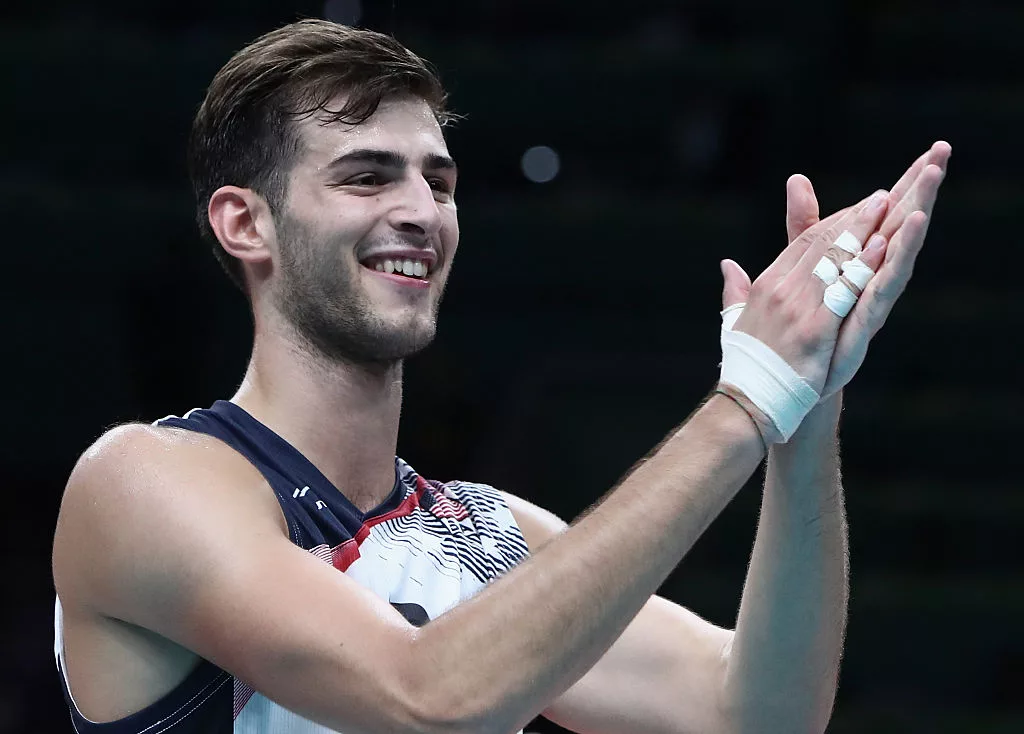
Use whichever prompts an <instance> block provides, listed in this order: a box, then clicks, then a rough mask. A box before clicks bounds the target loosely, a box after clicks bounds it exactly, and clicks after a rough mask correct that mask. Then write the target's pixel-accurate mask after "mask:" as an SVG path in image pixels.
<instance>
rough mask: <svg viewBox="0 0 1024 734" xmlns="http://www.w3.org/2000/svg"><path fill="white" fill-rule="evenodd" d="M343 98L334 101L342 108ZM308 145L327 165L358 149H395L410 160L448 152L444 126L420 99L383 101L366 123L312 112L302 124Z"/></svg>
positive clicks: (313, 155)
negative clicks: (442, 127) (328, 117)
mask: <svg viewBox="0 0 1024 734" xmlns="http://www.w3.org/2000/svg"><path fill="white" fill-rule="evenodd" d="M343 103H344V98H343V97H341V98H337V99H335V100H332V102H331V104H330V105H329V108H330V109H339V108H340V106H341V105H342V104H343ZM299 128H300V131H301V135H302V138H303V140H304V142H305V148H306V150H307V152H308V153H309V154H310V157H311V158H312V159H313V160H314V161H315V162H316V164H317V165H326V164H328V163H330V162H331V161H332V160H335V159H337V158H339V157H341V156H344V155H345V154H346V153H348V152H350V151H353V150H359V149H375V150H392V151H395V152H396V153H400V154H401V155H402V156H403V157H405V158H407V159H408V160H410V161H413V162H414V163H415V162H418V161H420V160H422V159H424V158H425V157H427V156H430V155H435V156H436V155H443V156H447V155H448V146H447V144H446V143H445V140H444V134H443V133H442V132H441V126H440V125H439V124H438V122H437V118H436V117H434V113H433V111H432V110H431V109H430V106H429V105H428V104H427V103H426V102H424V101H423V100H420V99H411V98H410V99H406V98H402V99H392V100H384V101H382V102H381V104H380V106H379V107H378V108H377V110H376V111H375V112H374V114H373V115H371V116H370V117H369V118H367V119H366V120H365V121H364V122H362V123H360V124H358V125H351V124H347V123H344V122H335V121H326V120H325V119H324V116H323V115H312V116H310V117H308V118H306V119H305V120H302V121H301V123H300V125H299Z"/></svg>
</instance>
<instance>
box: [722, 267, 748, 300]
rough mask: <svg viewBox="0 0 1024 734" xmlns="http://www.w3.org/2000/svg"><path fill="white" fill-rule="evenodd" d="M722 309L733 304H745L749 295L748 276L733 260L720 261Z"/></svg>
mask: <svg viewBox="0 0 1024 734" xmlns="http://www.w3.org/2000/svg"><path fill="white" fill-rule="evenodd" d="M719 267H721V269H722V278H723V279H724V281H725V284H724V285H723V286H722V308H723V309H725V308H729V306H732V305H733V304H735V303H745V302H746V300H747V296H748V295H749V294H750V276H749V275H747V274H746V272H745V271H744V270H743V268H741V267H740V266H739V265H738V264H737V263H736V262H735V261H734V260H722V262H721V263H720V264H719Z"/></svg>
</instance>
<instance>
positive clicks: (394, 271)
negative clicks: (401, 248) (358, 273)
mask: <svg viewBox="0 0 1024 734" xmlns="http://www.w3.org/2000/svg"><path fill="white" fill-rule="evenodd" d="M360 264H361V265H362V266H363V267H364V268H367V269H368V270H374V271H376V272H378V273H384V274H385V275H394V276H397V277H400V278H408V279H410V280H419V281H426V280H428V279H429V277H430V262H429V261H428V260H416V259H412V258H404V259H402V258H390V257H377V258H370V259H368V260H366V261H365V262H362V263H360Z"/></svg>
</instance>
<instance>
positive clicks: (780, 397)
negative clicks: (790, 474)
mask: <svg viewBox="0 0 1024 734" xmlns="http://www.w3.org/2000/svg"><path fill="white" fill-rule="evenodd" d="M726 310H727V311H728V309H726ZM739 310H741V309H736V311H739ZM725 316H726V314H725V312H723V320H724V317H725ZM719 380H720V382H722V383H725V384H727V385H731V386H732V387H734V388H735V389H737V390H739V391H740V392H741V393H743V394H744V395H746V396H747V398H748V399H749V400H750V402H752V403H753V404H754V405H756V406H757V407H758V409H759V410H760V411H761V412H762V413H764V414H765V415H766V416H768V418H769V420H771V422H772V424H773V425H774V426H775V429H776V430H777V431H778V433H779V435H780V436H781V437H782V442H783V443H785V442H786V441H788V440H789V439H790V437H791V436H792V435H793V434H794V433H795V432H796V429H797V428H798V427H799V426H800V423H801V422H802V421H803V419H804V418H805V417H806V416H807V414H808V413H809V412H810V411H811V408H813V407H814V406H815V405H817V403H818V398H819V395H818V393H817V391H816V390H815V389H814V388H813V387H811V386H810V385H808V384H807V382H806V381H805V380H804V379H803V378H802V377H800V375H798V374H797V372H796V370H794V369H793V368H792V367H790V366H789V364H788V363H787V362H786V360H784V359H783V358H782V357H780V356H779V355H778V354H776V353H775V352H774V351H772V349H771V348H770V347H769V346H768V345H766V344H764V343H763V342H761V341H760V340H758V339H757V338H755V337H753V336H751V335H750V334H747V333H745V332H742V331H733V330H731V329H729V328H726V327H725V326H724V324H723V328H722V373H721V376H720V378H719Z"/></svg>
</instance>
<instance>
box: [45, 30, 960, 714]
mask: <svg viewBox="0 0 1024 734" xmlns="http://www.w3.org/2000/svg"><path fill="white" fill-rule="evenodd" d="M446 118H447V113H446V112H445V110H444V93H443V91H442V90H441V87H440V86H439V84H438V82H437V80H436V78H435V77H434V76H433V75H432V74H431V73H430V71H429V70H428V69H427V67H426V66H425V65H424V64H423V62H422V61H421V60H420V59H418V58H417V57H416V56H414V55H413V54H411V53H410V52H409V51H407V50H406V49H404V48H402V47H401V46H400V45H399V44H397V43H396V42H395V41H394V40H393V39H389V38H387V37H385V36H381V35H378V34H374V33H370V32H366V31H358V30H353V29H350V28H345V27H342V26H337V25H334V24H331V23H327V22H323V21H304V22H301V23H297V24H293V25H291V26H287V27H285V28H282V29H280V30H278V31H275V32H273V33H270V34H268V35H267V36H264V37H263V38H261V39H258V40H257V41H255V42H254V43H253V44H252V45H250V46H249V47H247V48H246V49H243V50H242V51H240V52H239V53H238V54H236V56H235V57H233V58H232V59H231V60H230V61H229V62H228V64H227V65H226V66H225V67H224V68H223V69H222V70H221V71H220V72H219V73H218V74H217V76H216V77H215V79H214V81H213V82H212V84H211V86H210V89H209V91H208V94H207V97H206V100H205V102H204V103H203V106H202V108H201V109H200V111H199V113H198V115H197V118H196V121H195V125H194V129H193V138H192V144H191V151H190V155H191V160H192V168H193V178H194V183H195V187H196V192H197V196H198V199H199V207H200V226H201V227H202V228H203V229H204V231H206V232H207V233H208V234H209V235H210V236H211V237H213V238H214V240H215V252H216V254H217V256H218V258H220V259H221V261H222V263H223V264H224V265H225V267H226V269H227V270H228V272H229V274H231V275H232V277H233V278H234V279H235V281H236V282H237V283H238V284H239V285H240V286H241V287H242V289H243V291H244V292H245V293H246V295H247V297H248V299H249V301H250V303H251V306H252V311H253V316H254V323H255V337H254V347H253V352H252V359H251V361H250V363H249V367H248V371H247V372H246V375H245V377H244V379H243V381H242V384H241V387H240V388H239V390H238V392H237V393H236V394H235V395H234V397H233V398H232V399H231V400H230V401H218V403H216V404H215V405H214V406H213V407H211V408H210V409H207V410H195V411H190V412H189V413H187V414H185V415H184V416H182V417H180V418H178V417H168V418H166V419H163V420H161V421H157V422H156V423H155V424H153V425H152V426H146V425H125V426H121V427H118V428H115V429H114V430H112V431H110V432H108V433H107V434H106V435H105V436H103V437H102V438H100V439H99V440H98V441H97V442H96V444H94V445H93V446H92V447H91V448H90V449H89V450H87V451H86V452H85V454H84V455H83V456H82V458H81V460H80V461H79V462H78V464H77V466H76V467H75V470H74V472H73V474H72V476H71V478H70V480H69V482H68V487H67V490H66V492H65V496H64V500H63V504H62V508H61V513H60V518H59V521H58V526H57V533H56V539H55V544H54V578H55V582H56V588H57V593H58V605H57V639H56V646H55V651H56V653H57V660H58V665H59V667H60V669H61V674H62V680H63V681H64V683H65V691H66V693H67V698H68V703H69V706H70V708H71V715H72V718H73V721H74V723H75V726H76V728H77V730H78V732H79V734H85V733H86V732H94V731H95V732H99V731H101V730H102V731H103V732H108V733H109V732H115V733H116V734H128V733H132V734H135V733H142V732H145V733H146V734H163V733H164V732H168V733H170V734H181V733H183V732H200V731H201V732H210V731H229V730H234V731H236V732H275V733H276V732H282V733H284V734H306V733H310V734H312V733H314V732H317V733H319V732H327V731H341V732H345V733H346V734H351V733H353V732H395V731H412V732H452V731H464V732H503V733H504V732H513V731H516V730H518V729H520V728H521V727H522V726H523V725H524V724H525V723H526V722H527V721H529V720H530V719H532V718H533V717H534V716H536V715H537V714H539V713H543V714H544V715H545V716H547V717H548V718H550V719H552V720H554V721H556V722H558V723H559V724H561V725H563V726H565V727H567V728H569V729H572V730H574V731H579V732H609V733H610V732H624V731H628V732H651V733H653V732H739V731H759V732H766V731H771V732H776V731H777V732H798V731H799V732H807V731H822V730H824V728H825V725H826V723H827V721H828V719H829V716H830V712H831V707H832V703H833V700H834V695H835V689H836V680H837V674H838V665H839V659H840V654H841V648H842V638H843V629H844V624H845V606H846V595H847V591H846V537H845V525H844V516H843V503H842V490H841V485H840V482H839V464H838V458H837V453H836V451H837V449H836V428H837V421H838V415H839V410H840V391H841V389H842V387H843V386H844V385H845V384H846V383H847V382H848V381H849V380H850V379H851V378H852V376H853V374H854V372H855V371H856V369H857V368H858V367H859V365H860V363H861V362H862V361H863V359H864V355H865V352H866V348H867V343H868V341H869V340H870V338H871V337H872V336H873V334H874V333H875V331H877V329H878V328H880V327H881V325H882V322H883V321H884V320H885V317H886V315H887V313H888V312H889V309H890V308H891V307H892V305H893V303H894V301H895V300H896V298H897V297H898V296H899V294H900V292H901V291H902V289H903V287H904V286H905V285H906V281H907V279H908V278H909V277H910V271H911V268H912V265H913V261H914V258H915V257H916V254H917V252H918V251H919V249H920V247H921V245H922V243H923V240H924V235H925V229H926V226H927V214H928V213H929V212H930V209H931V206H932V204H933V203H934V200H935V196H936V193H937V190H938V186H939V183H940V180H941V178H942V176H943V174H944V169H945V165H946V161H947V159H948V156H949V146H948V145H946V144H945V143H937V144H935V145H934V146H933V147H932V148H931V149H930V150H929V151H928V152H927V153H925V154H924V155H922V156H921V158H919V159H918V160H917V161H916V162H915V163H914V165H913V166H911V168H910V169H909V170H908V171H907V174H906V175H905V176H904V177H903V178H902V179H901V180H900V182H899V183H898V184H897V185H896V187H894V188H893V190H892V191H891V192H888V193H887V192H884V191H880V192H877V193H876V195H874V196H872V197H869V199H867V200H865V201H863V202H860V203H859V204H857V205H856V206H854V207H852V208H850V209H848V210H844V211H842V212H838V213H837V214H835V215H833V216H831V217H829V218H827V219H825V220H823V221H820V222H819V221H818V220H817V204H816V201H815V198H814V193H813V190H812V189H811V188H810V184H809V182H808V181H807V180H806V179H804V178H802V177H793V178H792V179H790V182H789V184H788V205H789V211H788V213H787V224H788V228H789V240H790V245H789V246H788V247H787V248H786V249H785V250H784V251H783V252H782V254H780V256H779V258H778V259H777V260H776V261H775V262H774V263H773V264H772V266H771V267H769V268H768V270H766V271H765V272H764V273H763V274H762V275H761V276H760V277H759V278H758V279H757V280H756V281H755V282H754V283H753V284H751V282H750V281H749V279H748V278H747V277H746V275H745V274H744V273H743V272H742V270H741V269H740V268H739V266H737V265H736V264H735V263H732V262H731V261H725V262H724V263H723V273H724V276H725V291H724V305H725V306H726V307H727V308H726V311H727V312H728V313H727V316H728V319H729V322H732V321H733V320H734V319H735V318H736V317H737V315H738V314H739V315H738V321H735V323H734V324H733V323H727V324H726V326H727V328H725V329H723V336H722V342H723V350H724V356H723V376H722V381H721V383H720V385H719V389H718V390H717V391H716V392H715V393H714V394H713V395H712V396H711V397H710V398H709V399H708V400H707V401H706V402H705V403H704V404H703V405H702V406H700V407H699V408H698V409H697V410H696V411H695V412H694V413H693V414H692V415H691V416H690V418H689V419H688V420H687V422H685V423H684V424H683V425H682V426H681V427H680V428H679V429H677V430H676V431H674V432H673V433H672V434H670V435H669V436H668V437H667V438H666V439H665V441H664V442H663V443H662V444H661V445H660V446H659V447H658V448H657V449H656V450H654V451H653V452H652V453H651V454H650V455H649V456H648V457H647V458H646V459H645V460H644V461H643V462H641V463H640V464H638V466H637V467H636V468H635V469H634V471H633V472H632V473H631V474H630V475H629V476H628V477H627V478H626V479H625V480H623V481H622V482H621V484H620V485H619V486H618V487H617V488H616V489H615V490H614V491H613V492H611V493H610V494H608V495H607V496H606V498H605V499H604V500H603V501H602V502H601V503H600V504H599V505H598V506H596V507H595V508H594V509H592V510H591V511H590V512H589V513H587V514H586V516H584V517H583V518H581V519H579V520H578V521H577V522H575V523H574V524H573V525H572V526H571V527H567V526H566V525H565V524H564V523H563V522H562V521H561V520H559V519H558V518H555V517H554V516H552V515H551V514H549V513H547V512H545V511H544V510H542V509H540V508H538V507H536V506H534V505H532V504H530V503H528V502H525V501H524V500H522V499H518V498H516V497H513V496H511V495H508V494H504V493H501V492H498V491H497V490H494V489H491V488H489V487H487V486H485V485H477V484H469V483H462V482H451V483H448V484H445V485H442V484H440V483H437V482H429V481H427V480H425V479H423V478H422V477H420V476H419V475H417V474H416V473H415V471H413V469H412V468H411V467H409V466H408V465H407V464H405V463H404V462H402V461H401V460H399V459H396V457H395V447H396V442H397V433H398V422H399V412H400V407H401V388H402V382H401V379H402V360H403V358H404V357H406V356H408V355H410V354H413V353H415V352H416V351H418V350H420V349H422V348H423V347H425V346H426V345H427V344H428V343H429V342H430V340H431V338H432V337H433V335H434V328H435V316H436V312H437V307H438V303H439V301H440V299H441V294H442V291H443V288H444V285H445V282H446V280H447V277H448V274H449V272H450V268H451V263H452V259H453V257H454V255H455V250H456V248H457V246H458V235H459V232H458V219H457V215H456V207H455V201H454V192H455V183H456V168H455V164H454V162H453V161H452V160H451V158H450V157H449V155H448V151H447V148H446V145H445V141H444V137H443V135H442V132H441V123H443V122H444V121H445V120H446ZM840 233H843V234H841V235H840ZM851 242H852V243H855V245H853V246H851V245H850V243H851ZM861 245H864V248H863V252H861ZM856 253H859V254H858V255H857V257H856V258H854V257H853V255H854V254H856ZM840 268H841V270H840ZM826 271H835V272H833V273H831V275H829V272H826ZM876 271H877V275H874V277H873V278H872V277H871V274H873V273H875V272H876ZM865 273H866V274H867V275H865ZM862 276H863V277H862ZM827 282H832V284H831V285H828V287H826V283H827ZM830 294H831V295H830ZM858 295H859V301H858V299H857V296H858ZM844 299H845V300H844ZM740 303H745V304H746V305H745V307H743V308H742V313H740V309H739V308H738V306H739V304H740ZM844 304H845V305H844ZM849 308H852V311H851V312H850V313H849V315H846V316H845V317H844V316H843V313H844V311H845V310H848V309H849ZM787 439H788V440H787ZM766 454H767V458H768V471H767V480H766V484H765V489H764V501H763V508H762V513H761V518H760V524H759V527H758V531H757V539H756V542H755V545H754V550H753V558H752V562H751V565H750V569H749V573H748V577H747V580H746V584H745V586H744V591H743V597H742V602H741V606H740V611H739V617H738V621H737V626H736V629H735V631H730V630H725V629H720V628H718V627H715V626H713V625H711V624H709V623H707V622H705V621H704V620H702V619H700V618H698V617H697V616H696V615H694V614H692V613H691V612H689V611H687V610H685V609H683V608H681V607H679V606H677V605H675V604H673V603H671V602H669V601H667V600H665V599H662V598H659V597H657V596H654V595H653V594H654V592H655V590H656V589H657V588H658V586H659V584H660V583H661V582H662V581H663V580H664V579H665V578H666V576H667V575H668V574H669V572H670V571H671V570H672V569H673V567H674V566H675V565H676V564H678V563H679V561H680V560H681V559H682V557H683V556H684V555H685V553H686V552H687V551H688V550H689V548H690V547H691V546H692V545H693V543H694V542H695V541H696V540H697V538H698V537H699V536H700V534H701V532H703V530H704V529H705V528H706V527H707V525H708V524H709V523H710V522H711V521H712V520H713V519H714V517H715V516H716V515H717V514H718V513H719V512H720V511H721V509H722V508H723V507H724V506H725V505H726V503H728V502H729V500H730V499H731V498H732V497H733V495H734V494H735V493H736V492H737V491H738V489H739V488H740V487H741V486H742V484H743V483H744V482H745V481H746V480H747V479H748V478H749V477H750V476H751V474H752V473H753V472H754V470H755V469H756V468H757V466H758V465H759V464H760V462H761V460H762V459H763V458H765V455H766ZM527 548H528V549H529V552H528V551H527ZM499 577H500V578H499Z"/></svg>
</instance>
